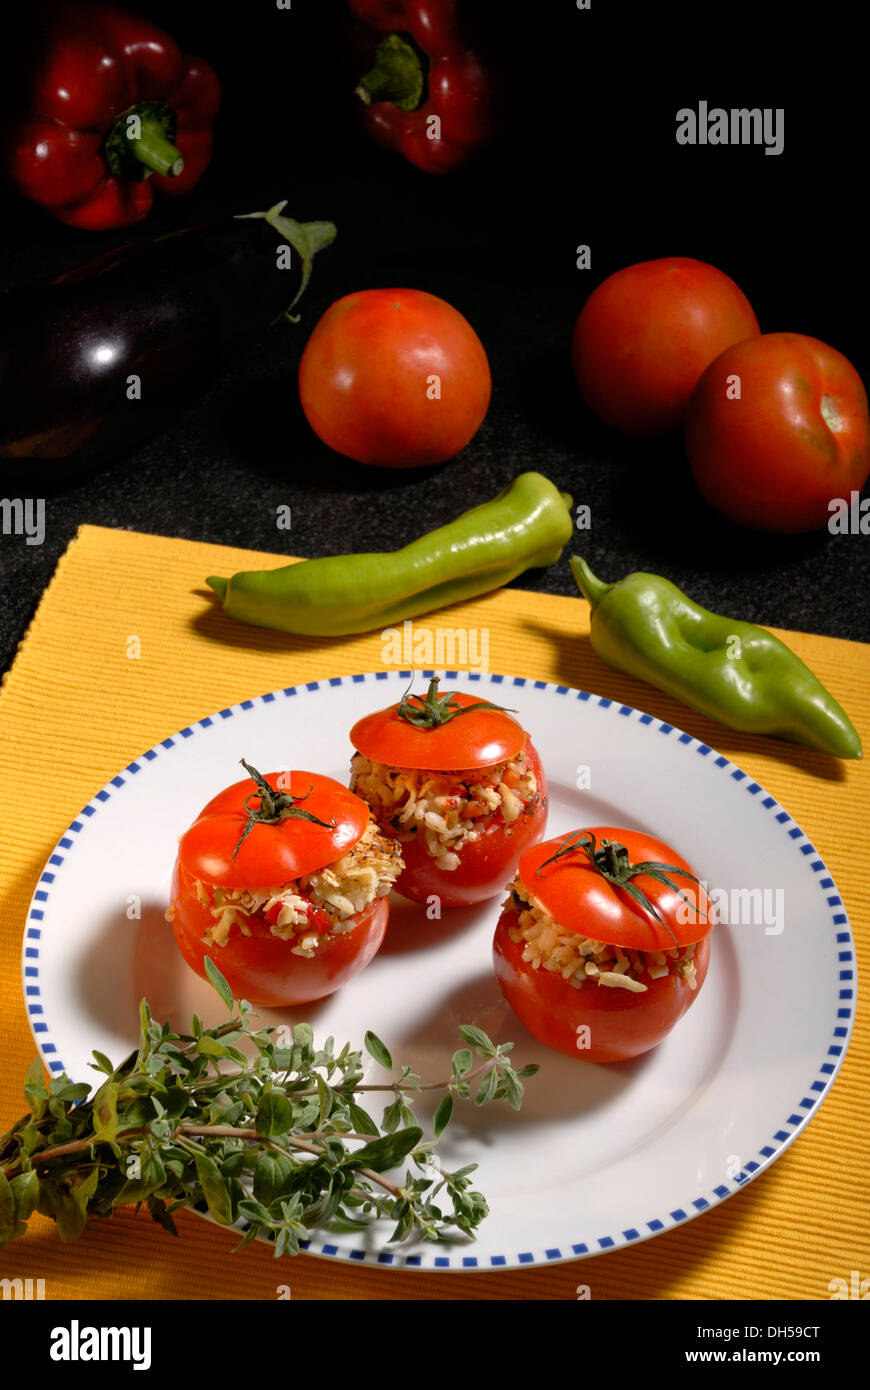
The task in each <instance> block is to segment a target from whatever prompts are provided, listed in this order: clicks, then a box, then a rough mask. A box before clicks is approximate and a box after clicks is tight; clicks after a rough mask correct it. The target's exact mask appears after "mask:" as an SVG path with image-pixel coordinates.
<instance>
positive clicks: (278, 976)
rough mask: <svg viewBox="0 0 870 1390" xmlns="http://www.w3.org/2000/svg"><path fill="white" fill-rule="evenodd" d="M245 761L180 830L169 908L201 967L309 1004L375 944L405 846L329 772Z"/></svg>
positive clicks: (273, 996) (279, 999)
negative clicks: (273, 768) (208, 963)
mask: <svg viewBox="0 0 870 1390" xmlns="http://www.w3.org/2000/svg"><path fill="white" fill-rule="evenodd" d="M243 765H244V767H246V768H247V769H248V771H249V772H250V774H251V776H250V777H248V778H246V779H245V780H244V781H241V782H236V783H235V784H234V785H233V786H231V787H227V788H226V789H225V790H224V791H222V792H221V793H220V794H219V795H218V796H216V797H214V798H213V800H212V801H210V802H209V803H208V805H207V806H205V807H204V808H203V810H202V811H201V812H200V814H199V816H198V817H197V819H196V820H195V821H194V823H193V825H192V826H191V827H190V829H189V830H188V831H187V832H186V833H185V834H184V835H182V837H181V840H180V842H179V847H178V858H177V860H176V863H175V870H174V873H173V877H172V896H171V900H170V906H169V910H168V912H167V913H166V917H167V920H168V921H169V922H171V924H172V930H173V932H174V933H175V939H176V942H177V943H178V947H179V949H180V951H181V954H182V955H183V956H184V959H185V960H186V961H187V963H188V965H189V966H191V968H192V969H193V970H195V971H196V973H197V974H198V975H202V976H203V977H204V978H205V976H206V971H205V958H206V956H211V958H212V960H213V961H214V963H215V964H216V965H217V966H218V967H219V969H220V970H221V972H222V973H223V975H224V976H225V977H226V979H227V981H228V983H229V985H230V988H231V989H232V991H233V994H234V995H235V996H236V997H238V998H245V999H249V1000H250V1001H251V1003H253V1004H258V1005H260V1006H261V1007H264V1008H277V1007H281V1006H284V1005H291V1004H306V1003H310V1002H311V1001H312V1000H314V999H321V998H323V997H324V996H325V995H327V994H332V993H333V992H334V991H335V990H337V989H338V988H339V986H340V985H343V984H344V983H345V981H347V980H349V979H351V978H352V977H353V976H354V975H356V974H358V973H359V971H360V970H363V969H364V968H365V966H366V965H368V963H369V961H370V960H371V959H372V957H373V956H374V955H375V953H376V952H377V950H378V947H379V946H380V944H381V942H382V940H383V938H384V932H385V931H386V927H387V919H388V916H389V907H388V905H387V902H386V896H387V894H388V893H389V891H390V889H391V888H392V886H393V884H394V882H395V880H396V878H397V876H398V874H399V872H400V871H401V868H402V856H401V852H400V850H399V846H398V845H397V844H396V841H395V840H394V839H392V838H390V837H388V836H386V835H384V834H382V833H381V831H380V830H379V828H378V826H377V824H376V823H375V821H374V819H373V817H372V816H371V815H370V813H369V809H368V807H367V806H366V804H365V802H364V801H361V800H360V798H359V797H358V796H354V794H353V793H352V792H350V791H348V789H347V788H346V787H343V786H341V784H340V783H339V782H335V781H333V779H332V778H331V777H321V776H319V775H318V774H317V773H315V772H277V773H274V772H273V773H269V774H267V776H265V777H263V776H262V775H261V774H260V773H259V772H257V771H256V769H255V768H251V767H248V764H247V763H245V762H244V760H243Z"/></svg>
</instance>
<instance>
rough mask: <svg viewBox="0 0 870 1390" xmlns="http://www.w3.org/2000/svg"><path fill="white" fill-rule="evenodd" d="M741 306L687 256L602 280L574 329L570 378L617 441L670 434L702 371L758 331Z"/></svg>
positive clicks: (723, 283) (709, 269)
mask: <svg viewBox="0 0 870 1390" xmlns="http://www.w3.org/2000/svg"><path fill="white" fill-rule="evenodd" d="M759 331H760V330H759V327H758V320H757V319H756V317H755V314H754V313H753V310H752V306H751V304H750V303H749V300H748V299H747V298H746V296H745V295H744V294H743V292H742V290H740V289H738V287H737V285H735V283H734V281H733V280H731V279H729V277H728V276H727V275H725V274H723V272H722V271H721V270H717V269H716V267H715V266H712V265H706V264H705V263H704V262H703V261H695V260H691V259H690V258H688V257H685V256H676V257H668V258H666V259H663V260H657V261H641V262H640V263H639V264H638V265H630V266H626V267H625V269H624V270H618V271H616V273H615V274H613V275H611V276H609V278H608V279H607V280H605V281H604V282H603V283H602V284H600V285H599V286H598V288H597V289H595V290H593V291H592V294H591V295H590V296H589V298H588V299H587V301H586V303H585V304H584V306H583V308H582V310H581V312H580V316H579V318H578V319H577V323H576V325H575V327H574V337H573V340H572V344H571V358H572V362H573V366H574V375H575V377H576V378H577V383H578V385H579V387H580V391H581V393H582V395H583V399H584V400H585V401H586V403H587V405H589V406H590V407H591V408H592V410H594V411H595V413H596V415H600V416H601V418H602V420H605V421H606V422H607V424H608V425H612V426H613V428H614V429H617V430H622V431H623V432H624V433H625V434H632V435H646V434H665V433H667V432H668V431H670V430H675V429H678V428H679V426H680V424H681V422H682V419H683V415H684V413H685V409H686V406H687V404H688V401H689V397H690V395H691V394H692V390H693V388H694V386H695V383H696V382H697V380H698V378H699V376H700V375H701V373H702V372H703V371H704V369H705V368H706V367H707V366H709V364H710V363H711V362H712V361H713V359H714V358H715V357H718V356H719V353H720V352H723V351H724V350H725V348H727V347H730V346H731V344H732V343H738V342H740V341H741V340H742V339H744V338H751V337H752V336H753V335H755V334H757V333H758V332H759Z"/></svg>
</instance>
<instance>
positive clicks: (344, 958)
mask: <svg viewBox="0 0 870 1390" xmlns="http://www.w3.org/2000/svg"><path fill="white" fill-rule="evenodd" d="M171 901H172V904H173V911H174V916H173V921H172V930H173V932H174V933H175V940H176V941H177V943H178V948H179V950H180V951H181V954H182V955H183V956H184V959H185V960H186V961H187V963H188V965H189V966H190V967H191V969H192V970H195V971H196V973H197V975H201V976H202V978H203V979H205V978H206V973H205V958H206V956H211V958H212V960H213V961H214V962H215V964H216V965H217V966H218V967H219V969H220V970H221V971H222V973H223V975H224V976H225V978H226V980H227V983H228V984H229V987H230V989H231V990H232V992H233V995H234V997H235V998H237V999H250V1001H251V1003H252V1004H257V1005H258V1006H259V1007H260V1008H263V1009H278V1008H289V1007H291V1006H292V1005H294V1004H309V1003H311V1001H312V1000H314V999H322V998H324V997H325V996H326V995H327V994H333V993H334V992H335V990H337V989H339V988H340V986H341V985H343V984H345V983H346V982H347V981H348V980H351V979H353V977H354V975H358V974H359V973H360V971H361V970H364V969H365V967H366V966H367V965H368V964H369V962H370V961H371V960H372V958H373V957H374V956H375V955H376V954H377V952H378V949H379V948H380V945H381V942H382V941H383V939H384V933H385V932H386V929H387V922H388V920H389V915H390V909H389V905H388V903H387V900H386V898H379V899H377V900H376V901H375V902H373V903H372V904H371V905H370V906H369V907H367V908H366V910H365V911H364V912H360V913H357V916H356V917H355V918H354V919H353V921H354V926H353V929H352V930H351V931H349V932H342V933H340V934H337V935H330V936H327V937H325V938H324V939H322V940H321V941H320V944H319V945H318V947H317V950H316V951H315V953H314V955H313V956H310V957H306V956H294V955H293V953H292V951H291V950H290V947H291V946H292V944H293V943H292V942H291V941H282V940H281V938H280V937H277V936H273V935H272V933H271V932H270V930H269V924H268V922H267V921H266V920H265V918H264V917H263V916H262V914H258V915H257V916H254V917H251V916H248V917H246V924H247V926H248V928H249V930H250V932H251V935H250V936H242V934H241V932H240V931H237V930H236V929H233V931H231V932H230V935H229V937H228V938H227V943H226V945H225V946H209V945H207V943H206V942H205V941H204V940H203V934H204V933H205V931H206V930H207V928H208V927H211V926H214V917H213V916H212V914H211V912H210V911H209V909H208V908H207V907H206V906H205V905H204V904H203V903H201V902H200V901H199V899H198V898H197V896H196V892H195V887H194V883H193V878H192V876H191V875H190V874H189V873H188V871H187V870H186V869H185V868H184V867H183V865H179V864H176V867H175V872H174V874H173V876H172V898H171Z"/></svg>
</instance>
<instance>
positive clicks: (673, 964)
mask: <svg viewBox="0 0 870 1390" xmlns="http://www.w3.org/2000/svg"><path fill="white" fill-rule="evenodd" d="M503 906H504V907H506V908H511V909H513V911H515V912H516V913H517V915H518V918H519V925H518V926H511V927H509V928H508V935H509V936H510V939H511V941H513V942H515V943H516V944H517V945H519V944H520V942H522V943H523V960H524V961H525V962H526V963H527V964H530V965H531V966H532V967H533V968H534V969H535V970H549V971H550V972H551V973H552V974H559V975H561V976H562V979H563V980H567V981H568V982H569V983H570V984H571V985H573V987H574V988H575V989H581V988H582V986H583V985H584V984H586V982H587V980H588V981H589V982H590V983H593V982H594V983H595V984H597V985H601V986H603V987H604V988H605V989H627V990H631V991H632V992H633V993H635V994H642V993H645V992H646V990H647V989H648V988H649V985H648V984H647V983H645V981H644V977H646V978H647V980H660V979H663V978H664V976H665V975H668V974H671V973H673V974H674V975H677V976H679V977H680V979H683V980H685V982H686V984H687V985H688V986H689V988H690V989H697V987H698V981H697V975H696V971H695V962H694V959H693V957H694V954H695V947H694V945H692V946H683V947H678V946H672V947H670V948H669V949H668V950H666V951H636V950H633V949H631V948H629V947H626V948H623V947H621V946H610V945H608V944H607V943H606V942H604V941H596V940H594V938H592V937H586V936H580V935H579V934H578V933H577V932H570V931H565V930H564V929H563V928H562V927H560V926H559V924H558V922H555V921H554V920H553V918H552V917H550V916H549V914H548V913H546V912H545V911H544V909H543V908H542V907H539V906H538V905H537V903H535V902H533V901H532V899H531V898H530V897H529V895H528V893H527V892H526V890H525V889H524V888H523V886H522V884H520V883H517V882H514V883H512V884H510V885H509V896H508V897H507V898H506V900H505V902H504V904H503Z"/></svg>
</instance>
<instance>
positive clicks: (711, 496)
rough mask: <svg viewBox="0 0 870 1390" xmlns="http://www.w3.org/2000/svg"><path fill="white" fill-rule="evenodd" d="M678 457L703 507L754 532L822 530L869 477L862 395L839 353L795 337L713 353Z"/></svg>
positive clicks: (769, 336) (869, 443)
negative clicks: (835, 501)
mask: <svg viewBox="0 0 870 1390" xmlns="http://www.w3.org/2000/svg"><path fill="white" fill-rule="evenodd" d="M685 428H686V451H687V453H688V456H689V462H690V464H691V466H692V472H693V474H694V476H695V481H696V483H697V484H698V487H699V488H700V489H701V492H702V493H703V495H704V497H705V498H706V499H707V501H708V502H709V504H710V506H711V507H714V508H715V509H716V511H718V512H721V513H722V514H723V515H724V516H727V517H730V518H731V520H732V521H737V522H739V523H740V524H741V525H743V526H752V527H755V528H757V529H760V530H762V531H782V532H794V531H812V530H815V529H816V528H817V527H821V526H826V525H827V523H828V519H829V517H830V515H831V513H830V509H829V507H828V503H829V502H830V501H831V499H832V498H834V497H842V498H845V499H846V501H848V500H849V494H850V492H851V491H852V490H853V489H855V490H856V491H859V492H860V490H861V488H862V487H863V486H864V483H865V482H866V481H867V476H868V474H870V417H868V413H867V393H866V391H865V390H864V386H863V383H862V381H861V378H860V377H859V375H858V373H857V372H856V371H855V368H854V367H853V366H852V364H851V363H850V362H848V361H847V359H846V358H845V357H843V356H842V354H841V353H839V352H837V351H836V350H835V349H834V348H831V347H827V346H826V345H825V343H820V342H819V341H818V339H816V338H807V337H805V336H804V335H803V334H801V333H765V334H764V335H763V336H762V337H759V338H751V339H749V340H748V341H747V342H745V343H738V344H737V345H736V346H734V347H731V348H729V349H728V350H727V351H726V352H723V353H722V355H721V356H720V357H717V358H716V361H715V362H713V363H712V364H711V365H710V366H709V367H708V368H707V370H706V371H705V372H704V375H703V376H702V377H701V379H700V381H699V382H698V384H697V386H696V387H695V390H694V392H693V393H692V399H691V401H690V403H689V409H688V412H687V414H686V427H685Z"/></svg>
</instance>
